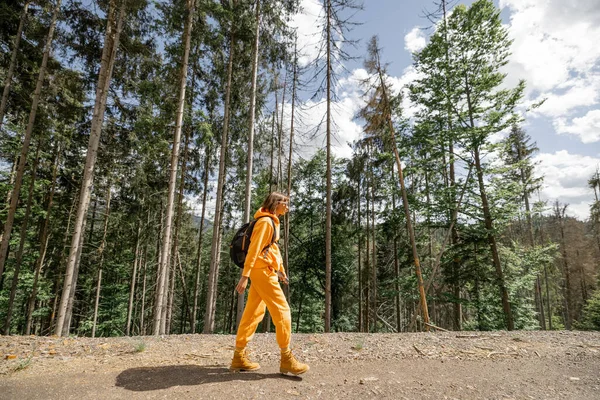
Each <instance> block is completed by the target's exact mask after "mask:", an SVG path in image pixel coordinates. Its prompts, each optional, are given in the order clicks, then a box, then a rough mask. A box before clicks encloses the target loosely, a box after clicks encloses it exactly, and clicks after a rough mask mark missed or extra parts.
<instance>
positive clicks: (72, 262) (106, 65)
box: [55, 0, 128, 336]
mask: <svg viewBox="0 0 600 400" xmlns="http://www.w3.org/2000/svg"><path fill="white" fill-rule="evenodd" d="M127 1H128V0H122V2H121V6H120V10H119V17H118V20H117V22H116V29H115V26H113V25H115V18H116V0H111V2H110V8H109V12H108V21H107V25H106V35H105V39H104V48H103V50H102V62H101V65H100V72H99V74H98V82H97V84H96V100H95V104H94V111H93V117H92V126H91V132H90V139H89V142H88V149H87V156H86V160H85V167H84V172H83V179H82V183H81V191H80V195H79V196H80V197H79V204H78V207H77V217H76V221H75V227H74V232H73V237H72V239H71V250H70V252H69V258H68V262H67V269H66V272H65V280H64V282H65V284H64V288H63V292H62V296H61V300H60V306H59V310H58V318H57V322H56V327H55V334H56V335H57V336H61V335H62V332H63V328H64V326H65V325H68V324H69V321H68V320H67V323H66V324H65V320H66V315H67V308H68V303H69V298H70V297H71V295H72V292H74V290H75V285H76V283H77V279H76V278H75V279H73V278H74V277H76V276H77V273H78V271H77V268H76V264H77V260H78V253H79V249H80V248H81V246H82V244H83V240H82V235H83V229H84V225H85V219H86V218H85V217H86V214H87V209H88V206H89V203H90V196H91V192H92V184H93V180H94V166H95V164H96V158H97V153H98V145H99V143H100V133H101V130H102V122H103V119H104V111H105V110H106V99H107V96H108V90H109V87H110V81H111V77H112V72H113V67H114V64H115V59H116V55H117V50H118V47H119V38H120V35H121V30H122V29H123V22H124V20H125V10H126V5H127Z"/></svg>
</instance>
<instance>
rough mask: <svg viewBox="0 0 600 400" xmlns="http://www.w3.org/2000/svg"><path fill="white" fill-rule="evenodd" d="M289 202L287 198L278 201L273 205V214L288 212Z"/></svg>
mask: <svg viewBox="0 0 600 400" xmlns="http://www.w3.org/2000/svg"><path fill="white" fill-rule="evenodd" d="M289 202H290V201H289V199H283V200H280V201H279V203H277V207H275V214H276V215H284V214H285V213H286V212H288V211H289Z"/></svg>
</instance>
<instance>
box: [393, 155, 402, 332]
mask: <svg viewBox="0 0 600 400" xmlns="http://www.w3.org/2000/svg"><path fill="white" fill-rule="evenodd" d="M394 179H395V178H394V163H393V162H392V182H393V181H394ZM392 210H393V212H394V214H395V213H396V193H395V192H394V191H393V190H392ZM394 279H395V281H396V282H395V284H394V289H395V291H396V296H394V297H395V300H396V331H398V332H400V327H401V321H400V263H399V261H398V236H397V235H396V234H394Z"/></svg>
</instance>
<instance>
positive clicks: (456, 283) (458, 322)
mask: <svg viewBox="0 0 600 400" xmlns="http://www.w3.org/2000/svg"><path fill="white" fill-rule="evenodd" d="M441 3H442V12H443V14H442V15H443V20H444V42H445V49H444V50H445V51H444V60H445V63H444V69H445V77H444V78H445V79H444V80H445V86H446V96H445V97H446V113H447V126H448V133H449V135H448V136H449V140H448V141H449V143H448V153H449V172H450V186H451V188H452V189H453V188H455V187H456V173H455V165H454V162H455V158H454V138H453V124H452V118H451V117H450V116H451V114H452V100H451V98H450V92H451V87H450V80H449V78H448V77H449V75H450V68H451V65H450V55H449V47H450V46H449V41H448V20H447V10H446V5H447V4H446V0H442V1H441ZM451 193H452V199H451V201H452V208H454V209H455V210H456V209H457V208H458V205H457V203H456V194H455V192H454V190H452V191H451ZM450 214H452V213H450ZM451 230H452V236H451V238H452V245H456V244H458V231H457V229H456V226H455V225H453V227H452V229H451ZM452 282H453V284H452V291H453V295H454V303H453V323H454V329H455V330H457V331H460V330H462V304H461V302H460V296H461V294H460V289H461V284H460V262H459V260H458V259H457V258H456V257H454V259H453V260H452Z"/></svg>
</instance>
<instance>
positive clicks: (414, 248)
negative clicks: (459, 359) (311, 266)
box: [377, 54, 429, 330]
mask: <svg viewBox="0 0 600 400" xmlns="http://www.w3.org/2000/svg"><path fill="white" fill-rule="evenodd" d="M377 70H378V75H379V81H380V84H381V88H382V94H383V101H384V104H385V110H386V111H385V112H386V119H387V121H388V126H389V131H390V135H391V143H392V148H393V151H394V156H395V157H396V166H397V167H398V179H399V181H400V188H401V191H402V202H403V203H404V216H405V218H406V230H407V231H408V237H409V239H410V243H411V247H412V253H413V260H414V265H415V273H416V275H417V284H418V286H419V298H420V305H421V312H422V313H423V320H424V321H423V322H424V323H425V324H429V311H428V309H427V298H426V296H425V288H424V286H423V276H422V274H421V263H420V261H419V255H418V253H417V242H416V240H415V232H414V230H413V227H412V222H411V216H410V210H409V207H408V196H407V193H406V186H405V185H404V174H403V173H402V162H401V161H400V154H399V153H398V147H397V146H396V134H395V129H394V124H393V122H392V111H391V107H390V101H389V99H388V95H387V89H386V86H385V81H384V79H383V73H382V71H381V63H380V60H379V54H377ZM425 327H426V328H425V329H426V330H429V327H428V325H425Z"/></svg>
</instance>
